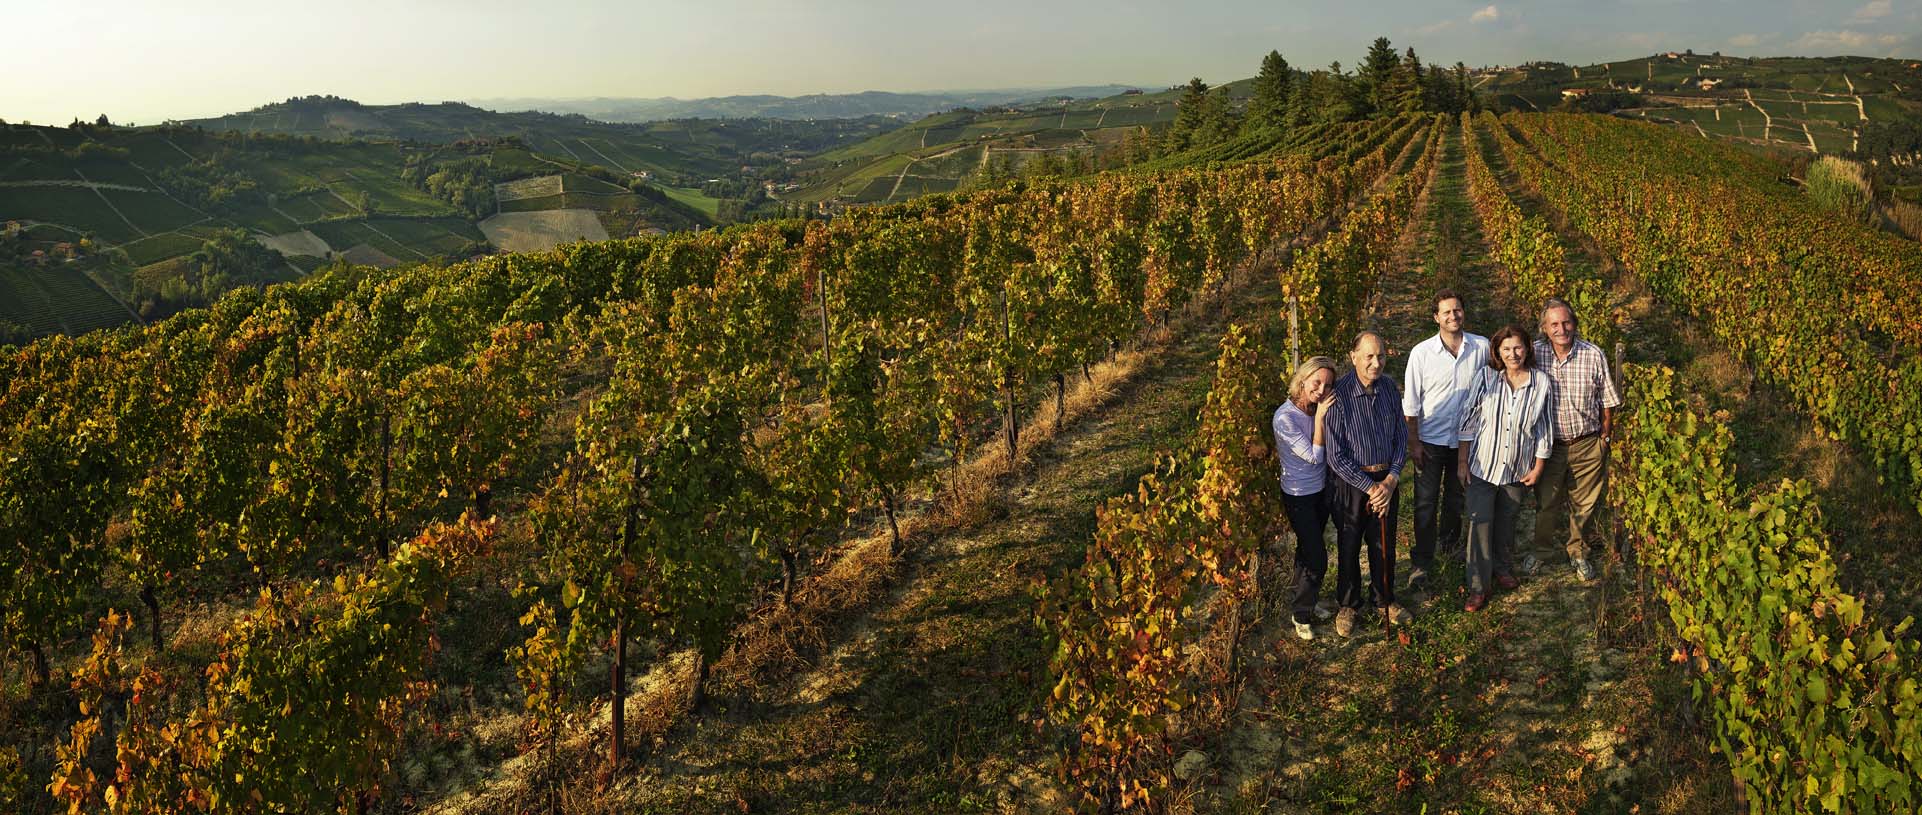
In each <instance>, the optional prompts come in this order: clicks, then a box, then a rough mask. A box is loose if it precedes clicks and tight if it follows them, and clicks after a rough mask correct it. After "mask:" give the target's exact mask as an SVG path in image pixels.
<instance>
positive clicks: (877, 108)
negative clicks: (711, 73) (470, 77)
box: [469, 85, 1155, 122]
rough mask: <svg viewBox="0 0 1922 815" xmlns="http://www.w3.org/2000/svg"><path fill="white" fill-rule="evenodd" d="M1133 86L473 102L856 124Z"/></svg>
mask: <svg viewBox="0 0 1922 815" xmlns="http://www.w3.org/2000/svg"><path fill="white" fill-rule="evenodd" d="M1131 87H1155V86H1130V85H1090V86H1077V87H1068V88H1047V89H1041V90H1035V89H1023V90H990V91H948V92H935V93H889V92H886V91H863V92H861V93H834V94H828V93H816V94H808V95H806V96H766V95H758V96H718V97H709V98H704V99H676V98H674V97H664V98H657V99H621V98H593V99H542V98H513V99H473V100H469V101H470V102H471V103H472V104H474V105H478V106H480V107H484V108H487V109H489V110H500V111H543V112H547V113H560V114H577V115H581V116H585V117H587V118H590V119H597V120H600V121H603V122H654V121H660V120H663V119H749V118H764V119H852V118H860V117H863V116H892V117H905V118H909V119H918V118H920V117H922V116H926V115H928V114H931V113H941V112H943V111H948V110H953V109H955V108H964V107H966V108H980V107H991V106H996V105H1020V104H1027V103H1031V102H1036V101H1039V100H1043V99H1053V98H1060V97H1068V98H1073V99H1093V98H1099V97H1104V96H1113V95H1115V94H1118V93H1121V92H1123V91H1126V90H1128V89H1130V88H1131Z"/></svg>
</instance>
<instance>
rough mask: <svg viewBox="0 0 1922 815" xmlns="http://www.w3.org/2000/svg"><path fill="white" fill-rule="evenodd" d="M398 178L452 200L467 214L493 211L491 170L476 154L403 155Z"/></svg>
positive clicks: (486, 213) (477, 214)
mask: <svg viewBox="0 0 1922 815" xmlns="http://www.w3.org/2000/svg"><path fill="white" fill-rule="evenodd" d="M400 178H401V180H402V181H405V182H407V183H409V184H412V185H414V186H415V187H418V188H420V189H423V190H426V191H427V194H429V195H432V196H434V197H435V198H438V199H440V200H442V201H446V202H447V203H449V204H452V205H453V206H454V208H455V209H458V210H460V211H461V213H462V214H464V215H466V216H467V217H469V218H485V217H487V215H488V214H490V213H492V212H493V211H494V174H493V170H492V169H491V168H489V167H488V166H487V161H486V160H485V159H480V158H471V157H469V158H459V159H453V160H451V161H442V160H436V159H435V158H434V157H433V156H431V155H430V154H426V153H413V154H409V155H408V156H407V161H406V164H404V165H403V166H402V167H401V169H400Z"/></svg>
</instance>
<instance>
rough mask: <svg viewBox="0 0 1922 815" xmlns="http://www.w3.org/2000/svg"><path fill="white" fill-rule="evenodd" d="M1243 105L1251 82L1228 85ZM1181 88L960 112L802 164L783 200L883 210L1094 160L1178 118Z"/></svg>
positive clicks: (917, 123)
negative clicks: (1047, 165) (998, 173)
mask: <svg viewBox="0 0 1922 815" xmlns="http://www.w3.org/2000/svg"><path fill="white" fill-rule="evenodd" d="M1225 87H1227V89H1228V93H1229V95H1230V98H1232V99H1234V100H1236V101H1237V102H1240V101H1242V100H1245V98H1246V96H1247V94H1248V92H1249V80H1241V81H1237V82H1232V83H1228V84H1227V85H1226V86H1225ZM1180 96H1181V90H1180V89H1178V88H1177V89H1169V90H1162V91H1156V92H1151V93H1144V92H1138V91H1129V92H1124V93H1120V94H1115V95H1112V96H1107V97H1102V98H1099V99H1080V100H1059V99H1057V100H1049V101H1045V102H1035V103H1030V104H1025V105H1020V106H1014V107H999V108H989V109H984V110H972V109H963V110H954V111H949V112H946V113H939V114H935V115H933V116H928V117H926V118H923V119H921V120H920V121H917V122H915V123H913V124H911V125H908V126H906V127H903V128H900V129H898V130H892V131H889V132H887V133H883V134H880V135H878V136H875V137H873V138H869V139H867V140H865V141H862V142H859V143H856V144H851V145H848V146H845V147H841V148H837V149H834V150H830V151H827V152H825V153H822V154H820V155H819V156H816V157H814V158H812V159H809V160H807V161H805V162H802V163H801V164H800V165H799V168H798V172H797V175H798V176H799V186H798V187H797V188H796V189H794V190H792V191H789V192H787V193H785V194H784V195H783V196H782V197H783V198H786V199H790V200H798V201H805V202H809V203H818V202H839V203H842V204H877V203H891V202H896V201H903V200H906V199H909V198H913V197H914V196H917V195H924V194H928V193H935V192H948V191H952V190H954V189H957V188H959V187H960V186H962V185H963V184H964V183H965V182H966V181H967V179H968V178H969V177H971V176H973V175H975V174H976V173H979V172H981V171H983V170H984V169H987V168H989V167H990V165H991V164H995V165H998V168H999V169H1005V170H1010V171H1012V170H1019V169H1020V167H1021V166H1022V165H1024V164H1026V163H1027V162H1029V161H1032V160H1034V159H1036V158H1039V157H1041V156H1047V155H1053V156H1070V155H1075V154H1086V153H1090V152H1093V151H1095V150H1097V149H1099V148H1103V147H1112V146H1117V145H1119V144H1120V143H1121V142H1122V141H1123V140H1125V139H1127V138H1129V137H1130V136H1131V135H1132V136H1140V135H1145V134H1147V133H1150V132H1152V131H1154V130H1155V129H1157V128H1159V127H1162V126H1165V125H1166V124H1167V123H1168V122H1171V121H1173V120H1174V117H1175V101H1176V100H1177V99H1179V98H1180Z"/></svg>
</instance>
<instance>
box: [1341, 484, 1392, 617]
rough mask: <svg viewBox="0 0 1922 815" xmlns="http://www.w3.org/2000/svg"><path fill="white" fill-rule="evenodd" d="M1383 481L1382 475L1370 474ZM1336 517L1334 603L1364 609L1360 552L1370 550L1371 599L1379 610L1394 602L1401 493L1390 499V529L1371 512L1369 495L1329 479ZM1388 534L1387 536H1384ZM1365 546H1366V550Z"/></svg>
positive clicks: (1378, 516)
mask: <svg viewBox="0 0 1922 815" xmlns="http://www.w3.org/2000/svg"><path fill="white" fill-rule="evenodd" d="M1368 477H1369V478H1372V479H1374V480H1376V481H1380V480H1382V479H1384V478H1387V477H1388V474H1387V473H1385V472H1383V473H1368ZM1328 480H1329V483H1330V485H1331V486H1330V487H1329V488H1330V489H1331V490H1333V491H1334V494H1333V495H1332V496H1331V497H1332V498H1333V502H1332V503H1333V505H1334V515H1335V549H1336V552H1335V555H1336V557H1337V558H1339V560H1338V561H1337V562H1336V564H1335V601H1336V602H1338V603H1340V604H1341V607H1342V608H1361V605H1362V588H1361V551H1362V549H1363V548H1366V549H1367V550H1368V596H1369V597H1370V598H1372V599H1373V600H1374V606H1375V607H1376V608H1386V607H1387V606H1388V604H1389V603H1392V602H1395V511H1396V508H1397V507H1398V506H1400V501H1401V493H1400V491H1399V490H1397V491H1396V493H1395V495H1392V496H1389V498H1388V515H1387V528H1386V529H1384V528H1383V525H1382V520H1383V517H1382V516H1380V515H1376V514H1375V513H1374V512H1373V511H1371V510H1369V509H1368V493H1366V492H1363V491H1361V490H1358V489H1355V487H1354V485H1353V484H1349V483H1348V482H1346V481H1342V480H1341V479H1339V478H1336V477H1334V476H1332V475H1331V476H1330V477H1329V479H1328ZM1383 533H1386V534H1383ZM1364 544H1366V546H1365V547H1364Z"/></svg>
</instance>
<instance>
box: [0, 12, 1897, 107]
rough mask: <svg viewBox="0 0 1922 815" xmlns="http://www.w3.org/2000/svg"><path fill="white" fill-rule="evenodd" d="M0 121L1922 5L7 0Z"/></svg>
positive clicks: (1659, 34) (1114, 66)
mask: <svg viewBox="0 0 1922 815" xmlns="http://www.w3.org/2000/svg"><path fill="white" fill-rule="evenodd" d="M3 12H4V18H5V20H6V22H7V26H6V27H7V29H8V30H9V31H10V32H12V36H9V37H8V38H7V43H6V45H5V46H4V47H0V77H4V79H3V80H0V118H5V119H7V120H8V121H14V122H17V121H20V120H23V119H25V120H31V121H34V122H36V123H52V124H65V123H66V122H67V121H69V120H71V119H72V118H73V117H75V116H81V117H84V118H88V119H91V118H93V117H94V116H97V115H99V114H100V113H103V112H104V113H106V114H108V116H109V117H111V118H112V119H114V120H115V121H120V122H128V121H131V122H136V123H142V124H147V123H152V122H156V121H159V120H161V119H165V118H192V117H199V116H210V115H218V114H222V113H229V112H234V111H239V110H246V109H249V108H252V107H254V106H256V105H259V104H262V103H266V102H272V101H278V100H281V99H285V98H287V97H289V96H301V95H306V94H316V93H322V94H324V93H331V94H336V95H340V96H345V97H349V98H353V99H358V100H360V101H363V102H369V103H393V102H405V101H427V102H436V101H442V100H448V99H484V98H501V97H516V96H538V97H586V96H630V97H639V96H679V97H684V98H685V97H697V96H723V95H728V94H740V93H773V94H782V95H794V94H802V93H817V92H818V93H840V92H851V91H861V90H894V91H916V90H944V89H985V88H1006V87H1043V86H1057V85H1071V84H1097V83H1107V82H1116V83H1147V84H1166V83H1174V82H1177V81H1181V80H1184V79H1185V78H1187V77H1189V76H1200V77H1201V78H1203V79H1206V80H1208V81H1210V82H1220V81H1226V80H1230V79H1237V78H1241V77H1245V76H1250V75H1252V74H1253V73H1254V72H1255V69H1256V67H1257V65H1258V63H1259V61H1260V57H1261V55H1262V54H1264V53H1266V52H1267V51H1268V50H1270V49H1276V50H1279V51H1281V53H1282V55H1283V56H1285V57H1287V58H1288V60H1289V62H1290V63H1292V64H1294V65H1297V66H1308V67H1319V66H1325V65H1327V64H1328V62H1329V61H1330V60H1335V59H1339V60H1341V61H1342V63H1343V64H1344V65H1353V64H1354V63H1355V62H1356V61H1357V60H1358V59H1359V58H1360V57H1361V55H1362V52H1363V51H1364V50H1365V49H1366V47H1367V45H1368V42H1369V41H1370V40H1372V39H1373V38H1374V37H1376V36H1378V35H1381V36H1387V37H1389V38H1390V39H1391V40H1393V41H1394V43H1395V45H1396V47H1397V48H1405V47H1407V46H1409V45H1413V46H1414V47H1415V48H1416V50H1417V52H1418V53H1420V54H1421V56H1422V57H1423V58H1424V59H1426V60H1428V61H1431V62H1440V63H1453V62H1455V61H1457V60H1460V61H1463V62H1466V63H1468V64H1470V65H1480V64H1487V63H1513V62H1519V61H1523V60H1527V59H1559V60H1563V61H1568V62H1593V61H1599V60H1604V59H1627V58H1632V57H1636V56H1642V55H1646V54H1649V53H1653V52H1656V51H1661V50H1669V49H1676V50H1680V49H1682V48H1694V49H1696V50H1697V51H1702V52H1708V51H1715V50H1720V51H1723V52H1725V53H1730V54H1740V55H1755V56H1777V55H1802V56H1824V55H1835V54H1857V55H1864V56H1903V57H1922V0H1850V2H1809V1H1808V0H1744V1H1743V2H1734V0H1706V1H1704V0H1696V1H1695V2H1681V1H1680V0H1625V1H1624V2H1600V1H1599V0H1530V1H1527V2H1519V1H1517V0H1494V2H1493V3H1490V2H1487V0H1473V1H1472V2H1469V1H1467V0H1427V1H1426V2H1423V1H1422V0H1388V1H1387V2H1367V0H1347V1H1346V2H1343V1H1341V0H1317V1H1316V2H1293V0H1220V1H1219V2H1212V3H1209V2H1193V3H1143V2H1129V1H1128V0H1065V1H1064V2H1055V1H1054V0H976V1H975V2H954V1H953V0H945V1H944V2H933V1H932V0H912V1H910V0H899V1H898V2H888V1H887V0H866V1H865V2H863V0H779V1H776V0H700V1H699V2H659V0H626V1H625V2H622V1H620V0H545V1H544V2H532V1H530V0H518V1H517V2H505V1H504V0H461V1H460V2H451V1H450V0H427V1H426V2H414V1H411V0H381V1H380V2H372V1H370V0H331V2H315V0H302V2H297V3H295V2H278V0H253V2H247V3H233V2H213V1H212V0H176V1H175V2H168V3H156V2H152V1H151V0H84V2H35V1H34V0H8V2H6V3H5V4H4V9H3Z"/></svg>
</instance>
